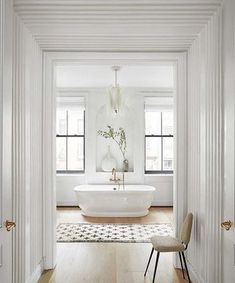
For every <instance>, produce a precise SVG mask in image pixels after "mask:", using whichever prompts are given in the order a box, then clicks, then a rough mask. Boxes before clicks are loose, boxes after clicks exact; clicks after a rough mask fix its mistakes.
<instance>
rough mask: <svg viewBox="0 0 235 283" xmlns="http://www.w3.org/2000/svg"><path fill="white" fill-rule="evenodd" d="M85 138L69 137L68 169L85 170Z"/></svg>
mask: <svg viewBox="0 0 235 283" xmlns="http://www.w3.org/2000/svg"><path fill="white" fill-rule="evenodd" d="M83 148H84V144H83V138H80V137H75V138H68V170H84V166H83V159H84V149H83Z"/></svg>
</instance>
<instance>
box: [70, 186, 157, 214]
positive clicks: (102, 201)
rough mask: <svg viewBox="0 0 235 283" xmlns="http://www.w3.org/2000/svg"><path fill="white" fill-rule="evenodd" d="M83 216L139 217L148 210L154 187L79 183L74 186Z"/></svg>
mask: <svg viewBox="0 0 235 283" xmlns="http://www.w3.org/2000/svg"><path fill="white" fill-rule="evenodd" d="M74 191H75V193H76V195H77V199H78V205H79V207H80V208H81V210H82V214H83V215H85V216H93V217H140V216H145V215H147V214H148V212H149V210H148V209H149V207H150V206H151V203H152V201H153V195H154V191H155V188H154V187H151V186H146V185H125V189H123V188H122V186H120V189H118V186H117V185H81V186H77V187H75V188H74Z"/></svg>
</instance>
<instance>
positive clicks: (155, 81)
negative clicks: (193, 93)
mask: <svg viewBox="0 0 235 283" xmlns="http://www.w3.org/2000/svg"><path fill="white" fill-rule="evenodd" d="M118 83H119V85H120V86H121V87H141V88H147V87H149V88H173V87H174V69H173V66H170V65H169V66H123V67H121V69H120V71H118ZM112 84H114V72H113V71H112V69H111V66H107V65H97V66H91V65H80V66H74V65H73V66H71V65H66V66H58V67H56V85H57V87H109V86H110V85H112Z"/></svg>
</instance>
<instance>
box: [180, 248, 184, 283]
mask: <svg viewBox="0 0 235 283" xmlns="http://www.w3.org/2000/svg"><path fill="white" fill-rule="evenodd" d="M179 258H180V264H181V270H182V274H183V278H184V279H185V276H184V267H183V262H182V257H181V253H180V252H179Z"/></svg>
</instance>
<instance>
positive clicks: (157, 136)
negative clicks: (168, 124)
mask: <svg viewBox="0 0 235 283" xmlns="http://www.w3.org/2000/svg"><path fill="white" fill-rule="evenodd" d="M145 112H146V111H145ZM159 112H160V111H159ZM145 130H146V129H145ZM173 137H174V135H163V134H162V111H161V135H154V134H151V135H146V134H145V135H144V173H145V174H173V172H174V171H173V170H146V138H161V168H162V169H163V150H164V148H163V138H173Z"/></svg>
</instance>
